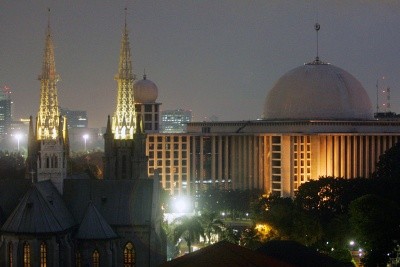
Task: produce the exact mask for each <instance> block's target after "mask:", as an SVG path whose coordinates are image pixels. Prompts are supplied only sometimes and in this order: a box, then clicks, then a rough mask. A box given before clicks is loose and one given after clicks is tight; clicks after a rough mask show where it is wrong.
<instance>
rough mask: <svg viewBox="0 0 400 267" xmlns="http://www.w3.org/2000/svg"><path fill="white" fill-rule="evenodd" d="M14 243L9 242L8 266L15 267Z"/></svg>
mask: <svg viewBox="0 0 400 267" xmlns="http://www.w3.org/2000/svg"><path fill="white" fill-rule="evenodd" d="M13 251H14V250H13V244H12V242H9V243H8V267H13V262H14V258H13Z"/></svg>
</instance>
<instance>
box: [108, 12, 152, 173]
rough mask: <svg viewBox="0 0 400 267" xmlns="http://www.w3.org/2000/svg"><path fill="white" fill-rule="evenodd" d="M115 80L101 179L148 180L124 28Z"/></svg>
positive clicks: (142, 135)
mask: <svg viewBox="0 0 400 267" xmlns="http://www.w3.org/2000/svg"><path fill="white" fill-rule="evenodd" d="M115 80H116V81H117V92H118V93H117V106H116V110H115V112H114V116H112V118H110V116H108V120H107V130H106V133H105V134H104V178H105V179H117V180H120V179H138V178H140V179H144V178H147V177H148V175H147V157H146V135H145V133H144V131H143V127H142V118H141V117H140V116H136V113H135V106H134V99H133V82H134V75H133V70H132V61H131V50H130V47H129V38H128V30H127V26H126V18H125V27H124V32H123V34H122V40H121V50H120V57H119V67H118V73H117V74H116V75H115Z"/></svg>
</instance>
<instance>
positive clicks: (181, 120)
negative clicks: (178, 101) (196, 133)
mask: <svg viewBox="0 0 400 267" xmlns="http://www.w3.org/2000/svg"><path fill="white" fill-rule="evenodd" d="M191 121H192V111H191V110H183V109H175V110H163V111H162V112H161V131H160V132H162V133H185V132H186V126H187V123H188V122H191Z"/></svg>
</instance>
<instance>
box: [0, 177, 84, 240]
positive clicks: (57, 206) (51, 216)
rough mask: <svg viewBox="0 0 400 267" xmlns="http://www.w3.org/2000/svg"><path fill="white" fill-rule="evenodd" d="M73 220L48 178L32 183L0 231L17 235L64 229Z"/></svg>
mask: <svg viewBox="0 0 400 267" xmlns="http://www.w3.org/2000/svg"><path fill="white" fill-rule="evenodd" d="M75 225H76V223H75V221H74V219H73V217H72V216H71V214H70V212H69V211H68V209H67V208H66V206H65V204H64V202H63V200H62V198H61V196H60V195H59V193H58V191H57V189H56V188H55V187H54V186H53V184H52V183H51V182H50V181H43V182H38V183H36V184H32V186H31V188H30V189H29V190H28V191H27V192H26V193H25V195H24V196H23V198H22V200H21V201H20V203H19V204H18V206H17V207H16V208H15V209H14V211H13V212H12V214H11V215H10V216H9V217H8V219H7V221H6V222H5V223H4V225H3V227H2V228H1V230H2V231H3V232H8V233H18V234H35V235H37V234H46V233H59V232H64V231H65V230H68V229H70V228H72V227H73V226H75Z"/></svg>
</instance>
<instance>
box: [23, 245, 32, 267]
mask: <svg viewBox="0 0 400 267" xmlns="http://www.w3.org/2000/svg"><path fill="white" fill-rule="evenodd" d="M23 257H24V258H23V263H24V267H31V246H30V245H29V244H28V243H27V242H25V243H24V254H23Z"/></svg>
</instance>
